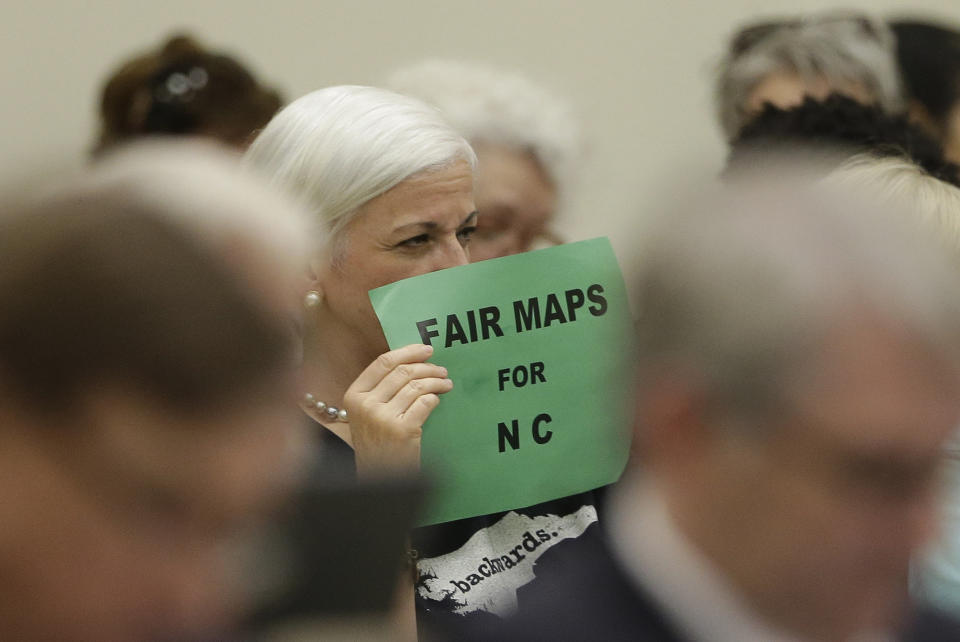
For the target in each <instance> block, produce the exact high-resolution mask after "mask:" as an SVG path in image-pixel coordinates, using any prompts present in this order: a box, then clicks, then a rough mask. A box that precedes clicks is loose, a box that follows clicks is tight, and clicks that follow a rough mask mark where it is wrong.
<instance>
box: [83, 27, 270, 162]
mask: <svg viewBox="0 0 960 642" xmlns="http://www.w3.org/2000/svg"><path fill="white" fill-rule="evenodd" d="M281 104H282V101H281V98H280V95H279V94H278V93H277V92H276V90H274V89H272V88H270V87H266V86H264V85H261V84H260V82H259V81H258V80H257V79H256V78H255V77H254V76H253V74H251V73H250V71H249V70H248V69H247V68H246V67H244V66H243V65H242V64H241V63H240V62H238V61H237V60H236V59H234V58H232V57H230V56H227V55H225V54H223V53H219V52H215V51H210V50H208V49H206V48H204V47H203V46H202V45H201V44H200V43H198V42H197V41H196V40H194V39H193V38H191V37H189V36H186V35H175V36H172V37H171V38H170V39H169V40H167V41H166V42H165V43H164V44H163V45H162V46H161V47H160V48H159V49H155V50H152V51H149V52H146V53H144V54H141V55H139V56H136V57H134V58H132V59H131V60H128V61H126V62H124V63H123V64H122V65H120V66H119V68H117V69H115V70H114V71H113V73H111V74H110V77H109V78H108V79H107V81H106V83H105V84H104V87H103V91H102V93H101V96H100V134H99V136H98V140H97V142H96V144H95V145H94V148H93V153H94V154H95V155H98V154H101V153H103V152H104V151H106V150H108V149H110V148H112V147H114V146H116V145H119V144H122V143H125V142H130V141H132V140H137V139H141V138H144V137H156V136H198V137H203V138H211V139H213V140H216V141H218V142H220V143H223V144H225V145H229V146H231V147H236V148H241V149H242V148H244V147H246V146H247V145H248V144H249V143H250V140H251V139H252V138H253V136H254V133H255V132H256V131H257V130H259V129H261V128H262V127H263V126H264V125H266V124H267V122H268V121H269V120H270V118H271V117H272V116H273V115H274V114H275V113H276V112H277V110H279V109H280V106H281Z"/></svg>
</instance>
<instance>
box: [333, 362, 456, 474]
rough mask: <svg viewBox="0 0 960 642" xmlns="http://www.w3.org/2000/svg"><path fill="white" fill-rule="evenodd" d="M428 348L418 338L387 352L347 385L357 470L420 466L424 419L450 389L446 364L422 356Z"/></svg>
mask: <svg viewBox="0 0 960 642" xmlns="http://www.w3.org/2000/svg"><path fill="white" fill-rule="evenodd" d="M432 354H433V348H432V347H430V346H427V345H422V344H418V343H415V344H411V345H408V346H404V347H403V348H398V349H396V350H391V351H390V352H385V353H384V354H382V355H380V356H379V357H377V358H376V360H374V362H373V363H371V364H370V365H369V366H367V368H366V369H365V370H364V371H363V372H362V373H361V374H360V376H359V377H357V379H356V381H354V382H353V384H352V385H351V386H350V388H349V389H347V392H346V394H345V395H344V398H343V403H344V406H345V407H346V409H347V412H348V414H349V417H350V432H351V436H352V439H353V448H354V451H355V453H356V462H357V474H358V475H361V476H363V475H370V474H377V473H381V472H383V471H384V470H416V469H418V468H419V465H420V436H421V434H422V433H423V424H424V422H425V421H426V420H427V417H429V416H430V413H431V412H432V411H433V409H434V408H436V407H437V404H438V403H439V402H440V397H439V395H441V394H443V393H445V392H449V391H450V390H451V389H453V382H452V381H451V380H450V379H448V378H447V369H446V368H444V367H442V366H438V365H435V364H432V363H427V362H426V360H427V359H429V358H430V356H431V355H432Z"/></svg>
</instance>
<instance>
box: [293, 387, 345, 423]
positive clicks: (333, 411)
mask: <svg viewBox="0 0 960 642" xmlns="http://www.w3.org/2000/svg"><path fill="white" fill-rule="evenodd" d="M303 402H304V403H305V404H306V405H307V408H309V409H311V410H316V411H317V412H319V413H320V414H321V415H323V416H324V417H326V418H327V419H328V420H330V421H340V422H343V423H347V411H346V410H345V409H344V408H337V407H335V406H331V405H328V404H326V403H324V402H322V401H319V400H317V398H316V397H314V396H313V395H312V394H310V393H309V392H308V393H307V394H305V395H304V396H303Z"/></svg>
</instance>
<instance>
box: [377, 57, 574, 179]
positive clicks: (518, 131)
mask: <svg viewBox="0 0 960 642" xmlns="http://www.w3.org/2000/svg"><path fill="white" fill-rule="evenodd" d="M387 86H388V87H390V88H391V89H393V90H394V91H399V92H400V93H403V94H408V95H410V96H416V97H417V98H420V99H421V100H424V101H426V102H428V103H430V104H431V105H436V106H437V107H438V108H439V109H440V111H442V112H443V113H444V115H445V116H446V117H447V119H448V120H449V121H450V123H451V124H452V125H453V126H454V127H456V128H457V130H458V131H460V133H462V134H463V135H464V136H466V137H467V140H469V141H470V142H471V143H473V144H479V143H490V144H498V145H504V146H506V147H509V148H512V149H516V150H521V151H524V152H528V153H530V154H531V155H532V156H533V157H534V158H535V159H536V161H537V162H538V163H539V164H540V166H541V167H542V169H543V170H544V172H545V173H546V175H547V177H548V178H549V180H550V182H551V183H553V186H554V188H555V189H557V191H558V192H563V191H564V188H565V186H567V184H568V183H569V182H570V181H571V180H572V179H573V177H574V174H575V170H576V166H577V164H578V162H579V157H580V148H581V142H580V132H579V128H578V126H577V119H576V118H575V117H574V114H573V109H572V108H571V106H570V105H569V104H568V102H567V101H565V100H563V99H561V98H560V97H559V96H557V95H555V94H554V93H552V92H550V91H549V90H547V89H546V88H544V87H541V86H540V85H537V84H536V83H534V82H533V81H531V80H530V79H529V78H527V77H526V76H524V75H522V74H520V73H516V72H511V71H504V70H501V69H496V68H494V67H491V66H489V65H484V64H480V63H471V62H461V61H455V60H425V61H422V62H419V63H416V64H412V65H410V66H408V67H404V68H402V69H398V70H397V71H395V72H393V73H392V74H391V75H390V76H389V78H388V80H387Z"/></svg>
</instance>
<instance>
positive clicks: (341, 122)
mask: <svg viewBox="0 0 960 642" xmlns="http://www.w3.org/2000/svg"><path fill="white" fill-rule="evenodd" d="M247 160H248V161H249V163H250V164H251V165H253V166H254V167H256V168H258V169H259V170H261V171H262V172H263V173H264V174H266V175H267V176H268V178H270V179H271V180H272V181H273V182H274V183H275V184H277V185H279V186H280V187H282V188H284V189H286V190H287V191H288V192H290V193H291V194H292V195H294V196H295V197H297V198H299V199H300V201H302V202H303V204H304V205H305V206H306V207H307V208H308V209H309V210H310V211H312V213H313V214H314V216H315V221H316V224H317V227H318V229H317V231H316V234H317V238H318V239H320V241H321V242H320V248H319V249H318V251H317V254H316V256H315V257H314V258H313V260H312V261H311V263H310V266H309V272H310V279H311V283H310V285H309V287H308V288H306V292H305V297H304V305H305V310H306V315H305V320H304V332H303V335H304V352H303V361H304V362H303V370H302V375H303V376H302V378H303V381H304V385H305V386H306V389H305V391H304V392H305V394H304V397H303V402H302V407H303V409H304V411H305V412H306V413H307V414H309V416H310V417H311V418H313V420H314V421H315V422H317V423H318V424H320V425H321V426H323V427H324V428H325V430H323V431H322V434H324V435H325V436H326V438H325V445H327V446H328V447H329V448H337V447H339V449H340V451H341V453H343V454H344V456H345V458H347V459H349V458H350V457H351V456H353V457H354V458H355V462H356V469H357V472H358V474H359V475H377V474H381V473H382V472H383V471H384V470H392V471H397V470H401V471H402V470H408V471H409V470H414V469H416V468H417V467H418V465H419V455H420V436H421V433H422V426H423V424H424V422H425V421H426V419H427V417H428V416H429V415H430V413H431V411H432V410H433V409H434V408H435V407H436V406H437V404H439V403H443V401H442V400H441V399H440V396H441V395H442V394H443V393H445V392H447V391H449V390H450V389H451V388H452V386H453V385H454V383H453V381H451V379H452V380H454V381H455V380H456V377H457V376H458V373H456V372H450V373H449V376H448V373H447V370H446V369H445V368H443V367H441V366H439V365H435V364H431V363H428V359H429V358H430V356H431V352H432V350H431V348H430V347H429V346H425V345H420V344H415V345H409V346H406V347H402V348H399V349H397V350H392V351H388V350H387V343H386V339H385V338H384V334H383V331H382V329H381V328H380V325H379V323H378V321H377V318H376V316H375V314H374V311H373V309H372V306H371V304H370V300H369V297H368V291H369V290H371V289H373V288H376V287H379V286H381V285H385V284H388V283H391V282H393V281H397V280H399V279H403V278H406V277H410V276H414V275H418V274H424V273H427V272H431V271H434V270H441V269H444V268H447V267H452V266H456V265H462V264H465V263H467V261H468V260H469V258H470V254H471V243H470V238H471V235H472V234H473V230H474V228H475V226H476V224H477V223H476V221H477V212H476V208H475V206H474V200H473V167H474V164H475V162H476V158H475V156H474V153H473V150H472V149H471V147H470V145H469V144H468V143H467V141H466V140H465V139H464V138H463V137H462V136H461V135H460V134H458V133H457V132H456V131H455V130H454V129H453V128H452V127H451V126H450V125H448V124H447V123H446V122H445V121H444V120H443V119H442V118H441V116H440V112H439V111H437V110H436V109H435V108H434V107H431V106H429V105H427V104H426V103H423V102H420V101H419V100H416V99H413V98H408V97H406V96H401V95H399V94H395V93H393V92H389V91H385V90H381V89H375V88H371V87H355V86H345V87H330V88H327V89H322V90H319V91H315V92H313V93H310V94H307V95H306V96H303V97H302V98H300V99H298V100H296V101H294V102H293V103H291V104H290V105H289V106H288V107H286V108H285V109H284V110H283V111H281V112H280V113H279V114H278V115H277V116H276V117H274V119H273V120H272V121H271V122H270V123H269V124H268V125H267V127H266V128H265V129H264V130H263V132H262V133H261V134H260V136H259V137H258V138H257V139H256V140H255V141H254V143H253V145H252V146H251V147H250V149H249V150H248V151H247ZM333 434H335V435H337V436H338V437H339V438H340V439H339V440H338V439H337V438H336V437H333V438H332V439H331V436H332V435H333ZM351 447H352V455H351V450H350V448H351ZM592 498H593V494H592V493H584V494H580V495H575V496H573V497H568V498H563V499H560V500H555V501H552V502H546V503H544V504H539V505H537V506H532V507H526V508H518V509H517V510H516V511H509V512H507V513H498V514H492V515H485V516H479V517H475V518H469V519H464V520H458V521H455V522H450V523H446V524H440V525H437V526H431V527H426V528H422V529H417V530H416V531H414V532H413V533H412V535H411V543H412V545H413V550H412V551H411V557H413V558H416V559H417V571H418V575H417V583H416V605H417V612H418V614H419V615H420V616H421V625H423V624H427V625H428V626H429V623H430V622H432V623H433V624H434V625H436V624H437V622H438V620H441V619H442V620H444V622H446V621H447V617H448V616H451V615H454V614H455V617H450V619H449V621H450V622H454V621H455V622H456V623H457V625H460V624H467V625H468V626H471V625H472V624H470V623H472V622H473V621H474V619H475V618H476V617H489V616H490V614H495V615H503V614H506V613H508V612H510V611H511V610H512V609H513V608H515V607H516V605H517V589H518V588H519V587H520V586H523V585H524V584H527V583H529V582H531V581H532V580H534V574H533V570H532V569H533V564H534V561H535V560H536V559H537V558H538V557H540V554H542V553H543V552H545V551H547V550H548V549H552V550H551V551H550V552H551V554H552V555H551V556H548V557H549V559H550V562H547V561H546V559H542V560H541V562H539V563H538V566H537V568H538V574H539V573H540V572H541V567H543V566H547V567H549V566H550V565H551V564H558V563H562V560H564V558H565V556H567V555H577V552H576V551H577V546H576V543H577V540H578V538H580V539H581V540H582V539H583V538H581V536H582V535H583V534H584V533H585V532H586V531H587V529H588V527H589V526H591V525H592V524H594V523H595V522H596V521H597V511H596V509H595V508H594V502H593V499H592ZM531 529H532V530H531ZM538 529H539V530H540V531H542V532H543V533H544V536H543V537H542V538H538V539H537V542H536V543H537V546H536V547H535V548H536V554H530V553H529V552H524V548H523V547H524V542H525V541H526V540H525V539H524V538H525V537H527V539H529V538H530V537H532V536H531V535H530V533H536V532H538ZM559 531H563V533H562V536H558V537H553V536H551V535H550V534H549V533H550V532H553V533H555V534H556V533H557V532H559ZM595 531H596V529H595V528H594V529H592V532H595ZM485 560H486V561H485ZM481 568H482V569H485V570H480V571H478V570H477V569H481ZM481 574H482V575H483V579H482V586H480V585H479V584H480V583H481V580H480V579H479V578H480V577H481ZM474 575H475V576H474ZM468 576H469V579H467V578H468ZM460 616H469V617H460ZM424 618H427V619H426V620H425V619H424Z"/></svg>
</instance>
